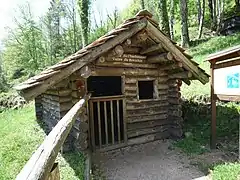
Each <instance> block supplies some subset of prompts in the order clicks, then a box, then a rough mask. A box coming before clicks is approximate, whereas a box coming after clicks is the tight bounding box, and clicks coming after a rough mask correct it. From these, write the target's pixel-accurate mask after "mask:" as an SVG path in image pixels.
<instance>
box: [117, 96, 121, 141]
mask: <svg viewBox="0 0 240 180" xmlns="http://www.w3.org/2000/svg"><path fill="white" fill-rule="evenodd" d="M119 101H121V100H119V99H118V100H117V127H118V142H119V143H120V142H121V129H120V111H119Z"/></svg>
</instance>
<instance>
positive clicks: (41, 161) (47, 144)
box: [16, 94, 91, 180]
mask: <svg viewBox="0 0 240 180" xmlns="http://www.w3.org/2000/svg"><path fill="white" fill-rule="evenodd" d="M90 96H91V95H90V94H88V95H86V96H84V98H82V99H81V100H80V101H79V102H78V103H77V104H75V105H74V106H73V107H72V108H71V109H70V110H69V111H68V113H67V114H66V115H65V116H64V117H63V118H62V119H61V120H60V121H59V122H58V123H57V125H56V126H55V127H54V128H53V129H52V131H51V132H50V133H49V135H48V136H47V137H46V138H45V140H44V141H43V143H42V144H41V145H40V146H39V148H38V149H37V150H36V151H35V153H34V154H33V155H32V157H31V158H30V159H29V160H28V162H27V163H26V164H25V166H24V167H23V169H22V170H21V172H20V173H19V174H18V175H17V178H16V180H23V179H24V180H45V179H46V178H47V177H48V174H49V173H50V171H51V169H52V167H53V164H54V162H55V160H56V157H57V155H58V152H59V151H60V149H61V146H62V145H63V143H64V141H65V140H66V138H67V136H68V134H69V133H70V130H71V128H72V126H73V124H74V122H75V120H76V118H77V116H78V115H79V113H80V111H81V109H82V107H83V106H84V104H85V103H86V102H87V101H88V100H89V98H90Z"/></svg>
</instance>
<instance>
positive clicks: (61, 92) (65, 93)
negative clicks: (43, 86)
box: [45, 89, 71, 96]
mask: <svg viewBox="0 0 240 180" xmlns="http://www.w3.org/2000/svg"><path fill="white" fill-rule="evenodd" d="M45 94H50V95H55V96H68V95H70V94H71V90H70V89H63V90H59V89H49V90H47V91H46V92H45Z"/></svg>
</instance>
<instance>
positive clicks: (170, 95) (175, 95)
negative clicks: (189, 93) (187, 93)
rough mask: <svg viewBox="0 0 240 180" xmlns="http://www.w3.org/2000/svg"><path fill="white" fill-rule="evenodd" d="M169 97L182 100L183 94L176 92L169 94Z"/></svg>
mask: <svg viewBox="0 0 240 180" xmlns="http://www.w3.org/2000/svg"><path fill="white" fill-rule="evenodd" d="M168 96H169V97H173V98H180V97H181V93H180V92H175V91H171V92H169V93H168Z"/></svg>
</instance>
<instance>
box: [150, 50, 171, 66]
mask: <svg viewBox="0 0 240 180" xmlns="http://www.w3.org/2000/svg"><path fill="white" fill-rule="evenodd" d="M147 61H148V62H150V63H166V62H171V61H173V55H172V54H171V53H170V52H168V53H162V54H159V55H155V56H149V57H148V58H147Z"/></svg>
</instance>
